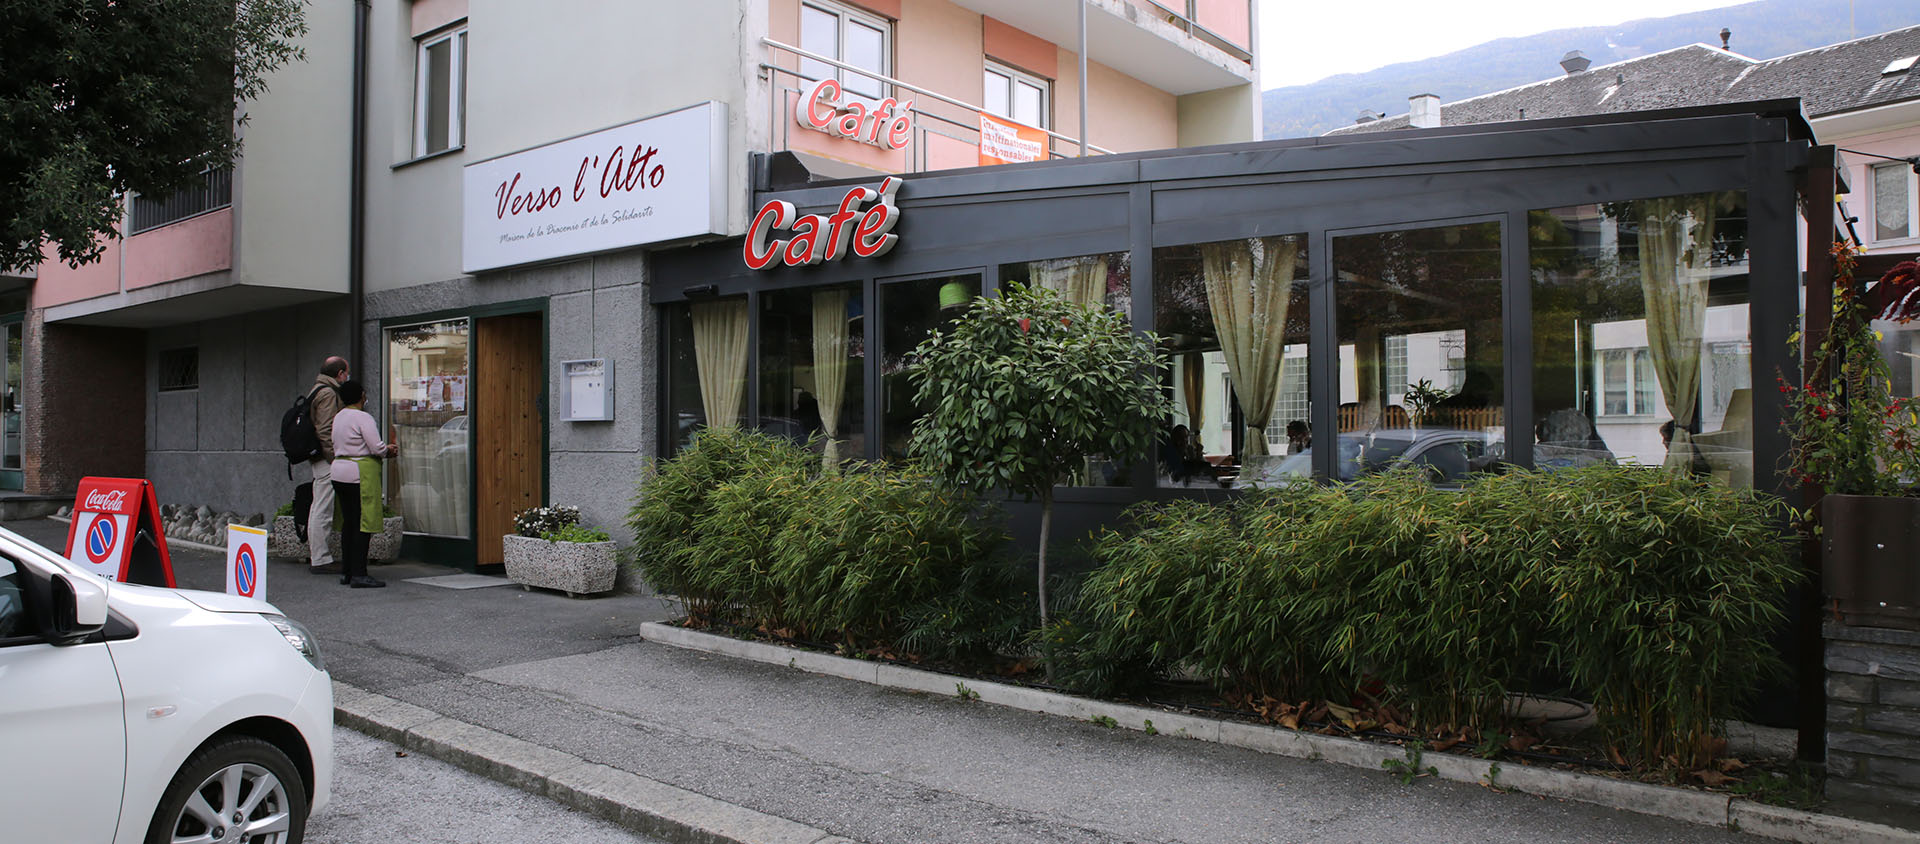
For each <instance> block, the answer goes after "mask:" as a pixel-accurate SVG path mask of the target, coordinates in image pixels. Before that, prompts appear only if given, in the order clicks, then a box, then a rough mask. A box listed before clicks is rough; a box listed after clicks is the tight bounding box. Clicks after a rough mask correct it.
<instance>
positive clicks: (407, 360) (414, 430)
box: [386, 319, 472, 538]
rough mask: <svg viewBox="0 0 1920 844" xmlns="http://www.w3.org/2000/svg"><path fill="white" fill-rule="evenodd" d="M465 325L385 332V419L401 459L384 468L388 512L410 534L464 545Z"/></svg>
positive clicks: (467, 474)
mask: <svg viewBox="0 0 1920 844" xmlns="http://www.w3.org/2000/svg"><path fill="white" fill-rule="evenodd" d="M468 366H469V362H468V323H467V321H466V320H464V319H459V320H447V321H444V322H434V323H427V324H424V325H412V326H406V327H402V328H389V329H387V397H388V401H387V416H386V418H387V419H388V420H389V421H390V425H389V427H391V428H392V429H393V437H394V439H393V441H394V442H395V443H397V444H398V445H399V446H400V456H399V457H397V458H395V459H393V460H389V461H387V462H386V470H387V478H386V495H387V506H389V507H392V508H393V510H394V511H395V512H397V513H399V514H400V515H401V516H403V517H405V520H406V527H407V531H408V532H409V533H427V534H435V535H440V536H454V537H461V538H467V537H469V536H471V535H472V528H471V527H470V525H469V516H470V508H469V507H468V498H469V497H470V496H469V492H468V489H469V486H468V482H469V479H470V478H471V477H472V469H471V467H472V462H471V460H470V458H469V452H468V443H469V442H470V438H469V430H470V428H471V426H470V425H469V424H468V413H469V408H468V405H467V395H468V386H469V382H468V372H469V369H468Z"/></svg>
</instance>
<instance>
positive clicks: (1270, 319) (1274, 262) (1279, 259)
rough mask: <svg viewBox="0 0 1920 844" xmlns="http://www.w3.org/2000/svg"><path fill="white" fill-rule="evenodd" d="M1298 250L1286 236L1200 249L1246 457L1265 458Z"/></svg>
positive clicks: (1277, 387) (1208, 302)
mask: <svg viewBox="0 0 1920 844" xmlns="http://www.w3.org/2000/svg"><path fill="white" fill-rule="evenodd" d="M1299 249H1300V247H1299V244H1297V243H1295V242H1294V241H1293V240H1292V239H1291V238H1286V237H1262V238H1255V239H1251V240H1236V241H1227V242H1224V243H1206V244H1202V245H1201V246H1200V261H1201V269H1202V272H1203V274H1204V275H1205V277H1206V282H1207V307H1208V309H1209V310H1210V311H1211V312H1212V314H1213V328H1214V332H1215V333H1216V334H1218V335H1219V338H1220V350H1221V352H1222V353H1223V354H1224V355H1225V356H1226V359H1227V376H1228V377H1229V378H1232V379H1233V390H1234V394H1235V395H1237V396H1239V397H1240V412H1241V414H1242V415H1244V416H1245V417H1246V423H1247V436H1246V453H1247V454H1249V455H1264V454H1266V453H1267V420H1268V419H1269V418H1271V417H1272V416H1273V400H1274V397H1275V396H1278V395H1279V394H1280V376H1281V373H1282V370H1283V365H1282V360H1281V351H1282V349H1283V348H1284V347H1285V344H1286V335H1287V302H1288V300H1289V299H1291V298H1293V262H1294V257H1295V256H1296V255H1297V254H1299Z"/></svg>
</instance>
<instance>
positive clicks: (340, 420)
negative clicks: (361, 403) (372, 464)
mask: <svg viewBox="0 0 1920 844" xmlns="http://www.w3.org/2000/svg"><path fill="white" fill-rule="evenodd" d="M333 453H334V458H333V471H332V472H331V475H332V478H333V480H336V481H339V482H341V483H343V484H357V483H359V482H360V464H358V463H355V462H353V458H355V457H384V456H386V453H387V444H386V443H384V442H381V441H380V423H378V422H375V421H373V416H372V415H371V414H369V413H367V412H366V411H364V410H360V409H358V408H353V407H343V408H341V409H340V412H339V413H338V414H335V415H334V417H333Z"/></svg>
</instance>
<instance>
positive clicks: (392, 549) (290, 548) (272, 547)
mask: <svg viewBox="0 0 1920 844" xmlns="http://www.w3.org/2000/svg"><path fill="white" fill-rule="evenodd" d="M404 522H405V520H404V519H402V518H401V517H399V516H388V517H387V518H385V519H382V520H381V522H380V532H379V533H376V534H374V535H373V536H372V537H370V538H369V539H368V541H367V562H370V563H388V562H392V561H394V560H395V559H398V558H399V557H400V539H401V533H402V528H403V526H404ZM327 549H328V550H330V551H332V552H333V559H334V561H335V562H339V560H340V534H339V533H338V532H334V533H329V534H327ZM267 553H268V554H271V555H273V558H274V559H278V560H304V559H307V557H308V554H307V544H306V543H305V542H301V541H300V534H298V533H296V532H295V531H294V529H293V517H292V516H275V517H273V533H272V535H270V536H269V537H268V539H267Z"/></svg>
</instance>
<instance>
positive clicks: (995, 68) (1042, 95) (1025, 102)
mask: <svg viewBox="0 0 1920 844" xmlns="http://www.w3.org/2000/svg"><path fill="white" fill-rule="evenodd" d="M985 81H986V86H985V88H986V90H985V96H984V100H983V102H982V103H981V105H982V106H983V107H985V109H986V112H987V113H988V114H991V115H994V116H996V117H1004V118H1006V119H1008V120H1011V121H1013V122H1015V123H1021V124H1025V125H1027V126H1032V127H1035V128H1038V129H1050V128H1052V126H1051V123H1052V121H1049V120H1048V119H1047V114H1048V112H1049V111H1051V109H1049V108H1047V89H1048V88H1049V87H1050V85H1049V83H1048V82H1047V80H1045V79H1041V78H1040V77H1038V76H1034V75H1032V74H1030V73H1022V72H1020V71H1017V70H1014V69H1013V68H1010V67H1007V66H1006V65H1002V64H996V63H994V62H988V63H987V69H986V76H985Z"/></svg>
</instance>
